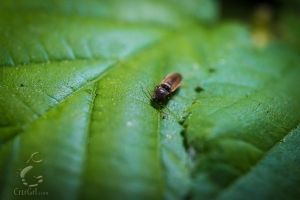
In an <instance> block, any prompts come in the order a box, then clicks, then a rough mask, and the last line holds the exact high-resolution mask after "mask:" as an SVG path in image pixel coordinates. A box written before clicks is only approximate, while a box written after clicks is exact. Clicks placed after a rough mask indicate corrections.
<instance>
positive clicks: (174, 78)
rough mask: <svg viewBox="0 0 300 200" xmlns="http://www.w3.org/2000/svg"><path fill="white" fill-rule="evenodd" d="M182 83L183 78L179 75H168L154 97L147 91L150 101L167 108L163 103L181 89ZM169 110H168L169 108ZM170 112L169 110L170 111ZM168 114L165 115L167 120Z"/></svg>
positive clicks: (157, 88)
mask: <svg viewBox="0 0 300 200" xmlns="http://www.w3.org/2000/svg"><path fill="white" fill-rule="evenodd" d="M181 82H182V76H181V74H179V73H171V74H169V75H167V76H166V77H165V78H164V79H163V80H162V82H161V83H160V84H159V85H157V86H156V87H155V89H154V92H153V95H151V93H150V92H149V90H148V89H147V87H146V89H147V91H148V93H149V95H150V97H151V98H150V97H148V98H149V99H150V100H152V101H153V102H155V103H156V104H158V105H160V106H162V107H164V108H167V107H166V106H163V105H162V102H163V101H164V100H165V99H166V98H167V97H169V95H170V94H171V93H172V92H174V91H175V90H176V89H177V88H178V87H180V85H181ZM167 109H168V108H167ZM168 110H169V109H168ZM166 116H167V115H166V114H164V115H163V118H166Z"/></svg>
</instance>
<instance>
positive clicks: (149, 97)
mask: <svg viewBox="0 0 300 200" xmlns="http://www.w3.org/2000/svg"><path fill="white" fill-rule="evenodd" d="M143 85H144V87H145V88H146V90H147V92H148V94H149V96H148V95H146V96H147V97H148V99H150V100H151V93H150V91H149V90H148V88H147V87H146V85H145V84H144V83H143ZM143 91H144V90H143ZM144 93H145V91H144Z"/></svg>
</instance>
